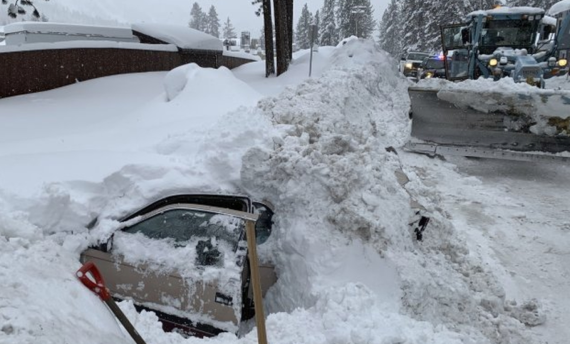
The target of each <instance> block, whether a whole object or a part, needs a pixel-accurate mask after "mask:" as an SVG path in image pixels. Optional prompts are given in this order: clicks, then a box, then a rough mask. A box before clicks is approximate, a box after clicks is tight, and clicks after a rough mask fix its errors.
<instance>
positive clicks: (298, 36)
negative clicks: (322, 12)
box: [295, 4, 312, 49]
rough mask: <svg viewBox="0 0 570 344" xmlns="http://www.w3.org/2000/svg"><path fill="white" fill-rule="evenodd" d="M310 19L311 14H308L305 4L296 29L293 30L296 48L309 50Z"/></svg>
mask: <svg viewBox="0 0 570 344" xmlns="http://www.w3.org/2000/svg"><path fill="white" fill-rule="evenodd" d="M311 17H312V14H311V12H309V7H308V6H307V4H305V5H304V6H303V9H302V10H301V16H300V17H299V21H298V22H297V29H296V30H295V41H296V42H297V47H299V49H309V47H310V46H311V41H310V32H311V22H312V18H311Z"/></svg>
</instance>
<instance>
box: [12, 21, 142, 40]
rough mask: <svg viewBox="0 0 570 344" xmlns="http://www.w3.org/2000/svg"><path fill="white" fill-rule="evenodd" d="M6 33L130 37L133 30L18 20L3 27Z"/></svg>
mask: <svg viewBox="0 0 570 344" xmlns="http://www.w3.org/2000/svg"><path fill="white" fill-rule="evenodd" d="M4 31H5V33H6V34H11V33H18V32H33V33H47V34H50V33H59V34H68V35H88V36H104V37H113V38H131V37H133V32H132V30H131V29H130V28H128V27H113V26H94V25H77V24H66V23H43V22H18V23H11V24H8V25H6V26H5V27H4Z"/></svg>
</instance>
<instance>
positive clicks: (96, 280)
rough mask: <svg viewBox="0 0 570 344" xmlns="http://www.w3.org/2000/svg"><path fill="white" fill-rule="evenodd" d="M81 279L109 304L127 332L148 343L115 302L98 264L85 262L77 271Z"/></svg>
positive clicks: (137, 341) (141, 342)
mask: <svg viewBox="0 0 570 344" xmlns="http://www.w3.org/2000/svg"><path fill="white" fill-rule="evenodd" d="M88 273H89V274H90V275H91V276H92V277H93V279H91V278H89V276H88ZM76 275H77V277H78V278H79V280H80V281H81V282H82V283H83V285H85V286H86V287H87V288H89V289H91V291H92V292H94V293H95V294H97V295H99V297H100V298H101V300H103V301H104V302H105V303H106V304H107V306H109V308H110V309H111V311H113V313H114V314H115V316H116V317H117V319H119V321H120V322H121V324H123V326H124V327H125V329H126V330H127V332H129V334H130V335H131V337H133V339H134V340H135V342H136V343H137V344H146V342H145V341H144V339H142V337H141V336H140V335H139V333H138V332H137V330H136V329H135V328H134V326H133V325H132V324H131V322H130V321H129V319H127V317H126V316H125V313H123V311H121V309H120V308H119V306H117V304H116V303H115V301H114V300H113V298H112V297H111V294H110V293H109V289H107V287H105V282H104V281H103V277H102V276H101V273H100V272H99V269H97V266H95V264H94V263H93V262H87V263H85V264H83V266H82V267H81V268H80V269H79V270H77V273H76Z"/></svg>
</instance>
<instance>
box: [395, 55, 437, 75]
mask: <svg viewBox="0 0 570 344" xmlns="http://www.w3.org/2000/svg"><path fill="white" fill-rule="evenodd" d="M429 56H430V54H428V53H424V52H419V51H410V52H408V54H406V55H404V56H402V60H401V62H400V72H402V73H403V74H404V76H406V77H414V78H417V77H418V69H419V68H420V67H421V66H422V62H423V60H424V59H425V58H428V57H429Z"/></svg>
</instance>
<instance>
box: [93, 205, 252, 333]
mask: <svg viewBox="0 0 570 344" xmlns="http://www.w3.org/2000/svg"><path fill="white" fill-rule="evenodd" d="M256 217H257V216H255V215H253V214H250V213H246V212H240V211H235V210H230V209H224V208H216V207H211V206H205V205H199V204H172V205H167V206H164V207H161V208H158V209H155V210H153V211H151V212H150V213H147V214H145V215H141V216H139V217H136V218H133V219H131V220H129V221H127V222H126V223H124V227H123V228H121V230H120V231H117V232H116V233H115V235H114V238H113V245H110V246H111V247H110V248H109V249H108V250H107V251H106V252H105V251H102V250H97V249H89V250H87V251H85V252H84V253H83V254H82V261H84V262H85V261H89V260H91V261H94V262H95V264H96V265H97V266H98V268H99V269H100V271H101V273H102V275H103V276H104V278H105V281H106V284H107V287H108V288H109V289H110V290H111V292H112V294H113V296H115V297H117V298H120V299H127V298H128V299H132V300H133V301H134V302H135V303H136V304H138V305H141V306H144V307H147V308H149V309H153V310H157V311H160V312H163V313H166V314H172V315H175V316H178V317H182V318H184V319H189V320H190V321H192V322H193V323H195V324H205V325H209V326H213V327H215V328H219V329H221V330H224V331H230V332H236V331H237V328H238V325H239V321H240V318H241V311H242V310H241V306H242V302H241V298H242V292H243V290H242V287H243V286H242V284H243V282H244V278H245V277H246V276H245V275H244V274H245V273H246V271H245V269H244V266H245V256H246V254H247V249H246V248H247V245H246V243H245V241H244V230H245V221H246V220H255V218H256ZM158 243H160V245H162V246H160V247H162V248H163V249H162V250H161V249H157V247H156V246H155V244H158ZM141 246H142V247H141ZM184 250H186V251H187V252H186V253H187V255H186V256H182V257H185V258H182V259H181V260H182V261H179V262H169V261H168V258H165V257H169V255H171V254H172V252H178V251H184ZM172 257H180V256H177V255H172ZM170 263H175V264H170ZM173 267H174V268H173Z"/></svg>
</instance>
